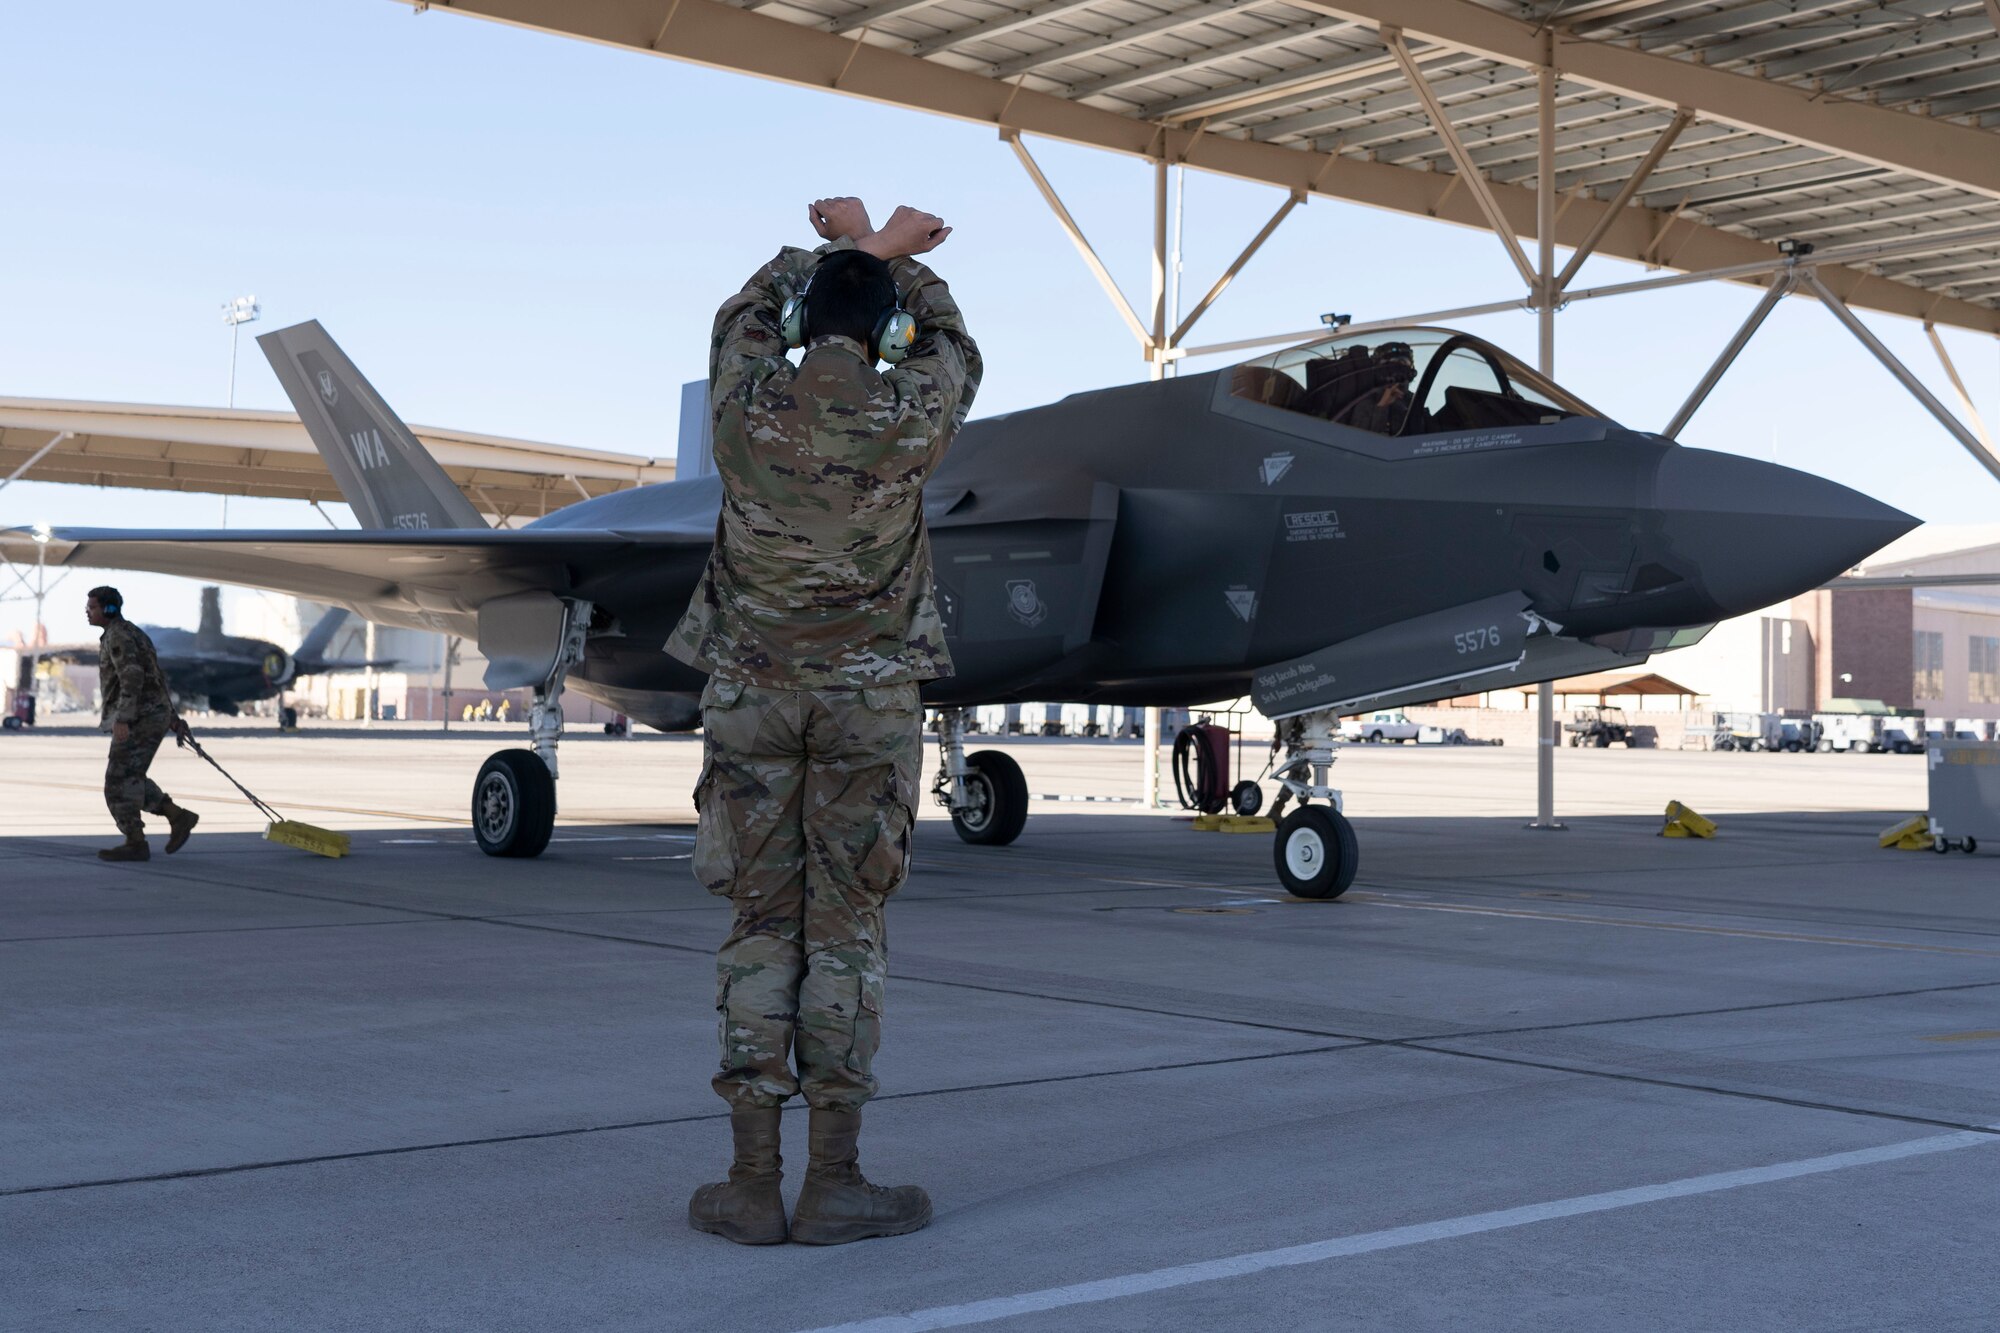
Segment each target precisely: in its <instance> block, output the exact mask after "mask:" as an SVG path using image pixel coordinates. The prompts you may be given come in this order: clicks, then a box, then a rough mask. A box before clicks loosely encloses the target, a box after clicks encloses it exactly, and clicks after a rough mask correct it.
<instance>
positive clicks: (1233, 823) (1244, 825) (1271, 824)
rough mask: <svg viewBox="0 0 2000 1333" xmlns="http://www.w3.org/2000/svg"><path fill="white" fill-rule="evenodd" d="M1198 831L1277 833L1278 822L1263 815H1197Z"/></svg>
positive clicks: (1195, 825) (1195, 829)
mask: <svg viewBox="0 0 2000 1333" xmlns="http://www.w3.org/2000/svg"><path fill="white" fill-rule="evenodd" d="M1194 831H1195V832H1196V833H1276V832H1277V831H1278V823H1277V821H1276V820H1274V819H1267V818H1265V817H1264V816H1263V815H1196V816H1195V817H1194Z"/></svg>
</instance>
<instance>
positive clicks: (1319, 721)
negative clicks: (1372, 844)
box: [1271, 711, 1361, 898]
mask: <svg viewBox="0 0 2000 1333" xmlns="http://www.w3.org/2000/svg"><path fill="white" fill-rule="evenodd" d="M1338 722H1339V718H1338V717H1336V716H1335V715H1334V714H1333V713H1331V712H1328V711H1320V712H1315V713H1302V714H1300V715H1299V716H1297V717H1291V718H1286V719H1284V720H1283V721H1281V722H1279V723H1278V736H1277V742H1276V743H1277V744H1279V745H1282V746H1284V748H1285V761H1284V762H1283V763H1282V764H1280V765H1279V766H1278V768H1277V771H1276V772H1274V773H1273V774H1272V775H1271V776H1272V777H1273V778H1275V779H1276V780H1277V782H1278V799H1277V800H1276V801H1274V802H1273V803H1272V805H1271V817H1272V818H1273V819H1277V820H1278V837H1277V842H1276V844H1275V846H1274V847H1273V850H1272V860H1273V861H1274V862H1275V863H1276V865H1277V870H1278V882H1279V883H1281V884H1283V885H1284V886H1285V891H1286V892H1287V893H1290V894H1292V895H1294V896H1295V897H1299V898H1338V897H1339V896H1340V895H1341V894H1343V893H1345V892H1347V886H1348V885H1350V884H1352V883H1353V882H1354V872H1355V871H1356V870H1357V869H1358V868H1359V867H1360V864H1361V848H1360V844H1359V843H1358V842H1357V841H1356V839H1355V837H1354V826H1353V825H1352V824H1349V823H1348V822H1347V816H1345V815H1344V814H1342V813H1341V811H1340V793H1339V792H1337V791H1335V790H1334V789H1333V788H1332V787H1331V786H1329V785H1328V784H1327V779H1328V778H1329V777H1330V776H1331V771H1332V768H1333V761H1334V743H1333V733H1334V727H1335V725H1336V724H1337V723H1338ZM1294 798H1296V799H1297V800H1298V803H1299V808H1298V809H1296V810H1294V811H1292V812H1291V813H1290V814H1285V806H1286V804H1287V803H1288V802H1290V801H1291V800H1293V799H1294ZM1315 800H1317V801H1321V802H1324V804H1322V805H1311V804H1308V802H1310V801H1315Z"/></svg>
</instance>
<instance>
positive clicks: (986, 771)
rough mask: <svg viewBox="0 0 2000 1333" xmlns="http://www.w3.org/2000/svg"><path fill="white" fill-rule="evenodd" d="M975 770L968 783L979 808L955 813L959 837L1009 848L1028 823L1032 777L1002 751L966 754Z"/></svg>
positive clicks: (952, 816)
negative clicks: (1029, 788)
mask: <svg viewBox="0 0 2000 1333" xmlns="http://www.w3.org/2000/svg"><path fill="white" fill-rule="evenodd" d="M965 761H966V762H967V763H968V764H970V765H972V772H971V773H970V774H969V775H968V776H967V777H966V779H965V784H966V786H967V787H969V788H971V790H972V797H973V802H974V805H975V808H974V809H973V810H970V811H965V812H960V811H957V810H954V811H952V812H951V826H952V828H954V829H956V830H957V831H958V836H959V837H961V838H963V839H964V840H965V841H967V842H969V843H973V844H974V845H976V846H980V847H1005V846H1006V845H1007V844H1008V843H1010V842H1012V841H1014V839H1016V838H1018V837H1020V836H1021V830H1022V829H1023V828H1026V827H1027V824H1028V777H1027V774H1025V773H1023V772H1022V771H1021V766H1020V765H1019V764H1017V763H1015V762H1014V760H1013V759H1012V758H1011V757H1010V756H1008V755H1007V754H1004V753H1003V752H1001V751H999V750H976V751H974V752H973V753H971V754H969V755H967V756H966V757H965Z"/></svg>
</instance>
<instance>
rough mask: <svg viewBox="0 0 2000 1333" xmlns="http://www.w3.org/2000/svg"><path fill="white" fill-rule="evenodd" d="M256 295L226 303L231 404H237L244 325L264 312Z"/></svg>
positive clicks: (225, 321) (225, 322) (224, 308)
mask: <svg viewBox="0 0 2000 1333" xmlns="http://www.w3.org/2000/svg"><path fill="white" fill-rule="evenodd" d="M262 313H263V311H262V309H261V308H260V307H259V306H258V304H257V298H256V297H254V296H239V297H237V298H236V299H235V300H234V301H229V302H226V303H224V305H223V307H222V322H223V323H224V324H227V325H228V326H229V405H230V406H231V407H234V406H236V344H237V341H238V339H239V338H240V337H241V336H242V332H243V326H244V325H245V324H250V323H253V322H255V320H256V319H257V316H258V315H260V314H262Z"/></svg>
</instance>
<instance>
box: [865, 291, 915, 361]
mask: <svg viewBox="0 0 2000 1333" xmlns="http://www.w3.org/2000/svg"><path fill="white" fill-rule="evenodd" d="M916 345H917V321H916V319H915V318H914V317H913V316H912V315H911V314H910V312H909V311H907V310H905V309H903V307H902V306H900V305H898V306H895V307H894V308H892V309H891V310H889V312H888V313H887V314H885V315H883V316H882V318H881V319H880V320H878V321H876V324H875V355H877V356H879V357H881V358H882V359H883V360H884V361H887V362H888V363H889V364H890V365H892V366H893V365H895V364H896V363H897V362H898V361H901V360H902V359H903V358H904V357H906V356H908V355H909V354H910V349H911V348H912V347H915V346H916Z"/></svg>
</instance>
